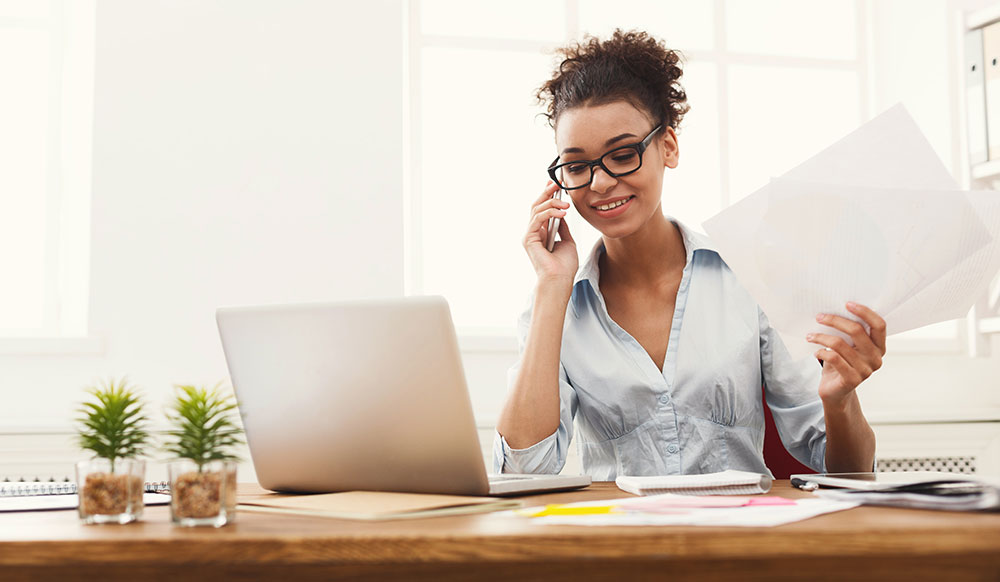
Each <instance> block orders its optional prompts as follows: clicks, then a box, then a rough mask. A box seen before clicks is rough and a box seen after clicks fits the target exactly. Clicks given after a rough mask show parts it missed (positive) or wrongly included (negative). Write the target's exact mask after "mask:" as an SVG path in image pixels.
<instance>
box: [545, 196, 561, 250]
mask: <svg viewBox="0 0 1000 582" xmlns="http://www.w3.org/2000/svg"><path fill="white" fill-rule="evenodd" d="M552 197H553V198H555V199H556V200H562V189H559V190H556V192H555V194H553V195H552ZM547 232H548V235H547V236H546V240H545V248H546V249H548V250H549V252H550V253H551V252H552V249H554V248H555V247H556V233H557V232H559V217H558V216H557V217H555V218H550V219H549V227H548V231H547Z"/></svg>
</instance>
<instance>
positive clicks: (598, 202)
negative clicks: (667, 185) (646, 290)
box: [556, 101, 678, 239]
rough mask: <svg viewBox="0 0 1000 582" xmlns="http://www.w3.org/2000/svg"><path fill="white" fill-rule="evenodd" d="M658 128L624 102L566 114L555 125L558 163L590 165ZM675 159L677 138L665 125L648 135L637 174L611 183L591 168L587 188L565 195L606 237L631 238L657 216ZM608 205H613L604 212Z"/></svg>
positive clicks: (599, 169)
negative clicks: (667, 172)
mask: <svg viewBox="0 0 1000 582" xmlns="http://www.w3.org/2000/svg"><path fill="white" fill-rule="evenodd" d="M658 123H659V120H654V119H651V118H650V116H649V115H648V114H646V113H644V112H643V111H640V110H639V109H636V108H635V107H634V106H633V105H632V104H630V103H628V102H627V101H614V102H612V103H607V104H604V105H595V106H581V107H574V108H572V109H567V110H566V111H564V112H563V113H562V114H561V115H560V116H559V119H558V121H557V123H556V147H557V149H558V152H559V161H560V162H570V161H573V160H595V159H597V158H600V157H601V156H602V155H604V154H605V153H607V152H608V151H609V150H612V149H614V148H616V147H620V146H623V145H628V144H634V143H637V142H640V141H642V139H643V138H644V137H646V135H648V134H649V132H650V131H651V130H652V129H653V128H654V127H656V125H657V124H658ZM677 157H678V150H677V137H676V135H675V134H674V131H673V129H671V128H670V127H666V126H664V127H663V129H661V130H660V131H659V132H657V133H656V134H655V135H654V136H653V139H652V142H651V143H650V144H649V148H647V149H646V151H645V153H643V156H642V166H641V167H640V168H639V169H638V170H637V171H635V172H633V173H631V174H628V175H626V176H620V177H618V178H614V177H612V176H610V175H608V173H607V172H605V171H604V169H603V168H600V167H595V168H594V178H593V181H592V182H591V183H590V186H586V187H583V188H579V189H576V190H569V191H568V193H569V195H570V197H571V198H572V200H573V206H574V207H575V208H576V210H577V212H579V213H580V216H582V217H583V218H584V219H585V220H586V221H587V222H589V223H590V224H591V225H592V226H593V227H594V228H596V229H597V230H599V231H600V232H601V234H602V235H604V236H605V237H608V238H613V239H617V238H624V237H627V236H629V235H631V234H634V233H635V232H637V231H638V230H639V229H640V228H641V227H642V226H643V225H645V224H646V223H647V222H648V221H649V220H650V219H651V218H653V217H655V216H657V215H659V216H662V211H661V210H660V196H661V189H662V188H663V172H664V168H675V167H677ZM622 201H625V202H624V204H620V203H621V202H622ZM609 204H610V205H616V206H614V207H613V208H607V205H609ZM617 204H620V205H617ZM602 206H603V207H605V208H606V209H601V208H600V207H602Z"/></svg>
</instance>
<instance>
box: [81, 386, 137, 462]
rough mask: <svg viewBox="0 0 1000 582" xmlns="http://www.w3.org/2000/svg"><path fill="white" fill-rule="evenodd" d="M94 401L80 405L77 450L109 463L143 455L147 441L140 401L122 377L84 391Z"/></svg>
mask: <svg viewBox="0 0 1000 582" xmlns="http://www.w3.org/2000/svg"><path fill="white" fill-rule="evenodd" d="M87 392H88V393H90V394H91V395H92V396H93V398H94V400H96V401H93V400H92V401H85V402H83V403H81V405H80V408H79V409H78V413H79V414H80V416H79V417H78V418H77V422H78V423H79V427H78V429H77V432H78V439H77V442H78V444H79V445H80V448H82V449H84V450H89V451H93V453H94V455H95V456H97V457H102V458H105V459H108V460H109V461H111V467H112V470H113V469H114V462H115V459H118V458H133V457H136V456H139V455H141V454H142V453H143V451H144V449H145V446H146V444H147V442H148V440H149V433H148V432H147V431H146V428H145V427H146V424H147V422H148V418H147V417H146V416H145V415H144V414H143V406H144V405H143V402H142V400H141V399H140V397H139V395H138V393H137V392H136V390H135V389H134V388H132V387H131V386H129V385H128V382H127V381H126V379H125V378H122V379H121V380H120V381H115V380H114V379H111V380H108V381H107V382H106V383H104V384H103V385H101V386H98V387H90V388H88V389H87Z"/></svg>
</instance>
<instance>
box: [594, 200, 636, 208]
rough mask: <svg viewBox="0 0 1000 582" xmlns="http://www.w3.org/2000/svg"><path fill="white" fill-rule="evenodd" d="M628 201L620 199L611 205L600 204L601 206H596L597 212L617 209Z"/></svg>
mask: <svg viewBox="0 0 1000 582" xmlns="http://www.w3.org/2000/svg"><path fill="white" fill-rule="evenodd" d="M628 201H629V199H628V198H622V199H621V200H619V201H618V202H612V203H611V204H602V205H601V206H598V207H597V209H598V210H611V209H612V208H618V207H619V206H621V205H622V204H625V203H626V202H628Z"/></svg>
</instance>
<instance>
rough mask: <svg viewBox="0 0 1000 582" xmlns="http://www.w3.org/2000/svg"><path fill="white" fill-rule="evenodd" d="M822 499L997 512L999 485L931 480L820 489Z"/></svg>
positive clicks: (890, 505) (998, 508)
mask: <svg viewBox="0 0 1000 582" xmlns="http://www.w3.org/2000/svg"><path fill="white" fill-rule="evenodd" d="M815 494H816V495H818V496H820V497H822V498H824V499H835V500H838V501H849V502H853V503H861V504H864V505H884V506H888V507H911V508H916V509H944V510H951V511H1000V487H998V486H996V485H990V484H987V483H981V482H976V481H963V480H955V481H931V482H928V483H913V484H910V485H900V486H898V487H892V488H888V489H878V490H873V491H865V490H859V489H820V490H817V491H816V492H815Z"/></svg>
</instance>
